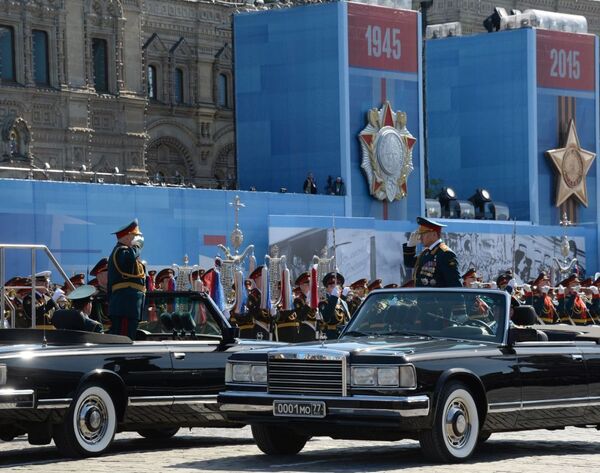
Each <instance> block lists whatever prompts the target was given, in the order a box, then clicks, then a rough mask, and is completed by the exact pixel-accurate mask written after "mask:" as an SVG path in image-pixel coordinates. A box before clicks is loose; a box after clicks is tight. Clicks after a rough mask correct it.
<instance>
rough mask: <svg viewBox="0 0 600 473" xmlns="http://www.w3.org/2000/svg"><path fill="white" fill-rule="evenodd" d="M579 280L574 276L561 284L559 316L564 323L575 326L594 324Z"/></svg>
mask: <svg viewBox="0 0 600 473" xmlns="http://www.w3.org/2000/svg"><path fill="white" fill-rule="evenodd" d="M580 289H581V286H580V281H579V278H578V277H577V275H576V274H572V275H571V276H569V277H568V278H566V279H564V280H563V281H561V282H560V284H559V286H558V296H557V299H558V316H559V318H560V321H561V322H562V323H571V324H574V325H590V324H593V323H594V322H593V320H592V318H591V315H590V312H589V309H588V307H587V305H586V303H585V301H584V300H583V299H582V298H581V296H580V294H579V290H580Z"/></svg>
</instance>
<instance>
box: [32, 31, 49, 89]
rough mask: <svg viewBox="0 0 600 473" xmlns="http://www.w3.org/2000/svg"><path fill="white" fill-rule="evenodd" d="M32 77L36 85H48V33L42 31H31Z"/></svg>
mask: <svg viewBox="0 0 600 473" xmlns="http://www.w3.org/2000/svg"><path fill="white" fill-rule="evenodd" d="M33 77H34V80H35V83H36V84H39V85H48V84H50V67H49V62H48V33H46V32H45V31H42V30H33Z"/></svg>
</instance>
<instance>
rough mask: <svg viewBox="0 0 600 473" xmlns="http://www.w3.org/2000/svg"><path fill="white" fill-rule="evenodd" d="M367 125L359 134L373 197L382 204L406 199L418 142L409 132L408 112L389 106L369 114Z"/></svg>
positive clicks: (363, 164)
mask: <svg viewBox="0 0 600 473" xmlns="http://www.w3.org/2000/svg"><path fill="white" fill-rule="evenodd" d="M367 119H368V124H367V126H366V127H365V128H364V129H363V130H362V131H361V132H360V133H359V135H358V137H359V140H360V144H361V147H362V163H361V165H360V167H361V168H363V170H364V172H365V174H366V176H367V180H368V181H369V190H370V192H371V195H372V196H373V197H375V198H376V199H379V200H385V199H387V200H389V201H390V202H392V201H394V200H400V199H403V198H404V197H406V179H407V178H408V175H409V174H410V173H411V172H412V170H413V164H412V151H413V147H414V145H415V143H416V142H417V139H416V138H415V137H414V136H412V135H411V134H410V132H409V131H408V130H407V129H406V112H400V111H398V112H394V111H393V109H392V106H391V104H390V103H389V102H385V104H384V105H383V107H382V108H381V109H380V110H377V109H376V108H372V109H371V110H369V111H368V113H367Z"/></svg>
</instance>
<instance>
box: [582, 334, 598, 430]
mask: <svg viewBox="0 0 600 473" xmlns="http://www.w3.org/2000/svg"><path fill="white" fill-rule="evenodd" d="M579 348H580V349H581V351H582V352H583V359H584V362H585V364H586V367H587V374H588V382H589V394H590V399H589V403H588V407H587V408H586V412H585V420H586V424H587V423H590V424H600V345H598V344H597V343H596V342H580V343H579Z"/></svg>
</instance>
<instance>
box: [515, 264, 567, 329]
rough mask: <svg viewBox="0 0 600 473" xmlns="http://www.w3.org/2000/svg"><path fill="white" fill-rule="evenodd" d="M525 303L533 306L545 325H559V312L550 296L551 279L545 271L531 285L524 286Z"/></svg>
mask: <svg viewBox="0 0 600 473" xmlns="http://www.w3.org/2000/svg"><path fill="white" fill-rule="evenodd" d="M523 291H524V293H525V294H524V297H525V303H526V304H528V305H532V306H533V308H534V310H535V312H536V314H537V315H538V317H539V319H540V320H541V321H542V322H543V323H545V324H555V323H558V321H559V318H558V312H557V311H556V307H555V306H554V303H553V302H552V298H551V297H550V296H549V295H548V293H549V292H550V278H549V277H548V274H547V273H546V272H545V271H542V272H540V274H538V277H537V278H535V279H534V280H533V281H531V284H524V285H523Z"/></svg>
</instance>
